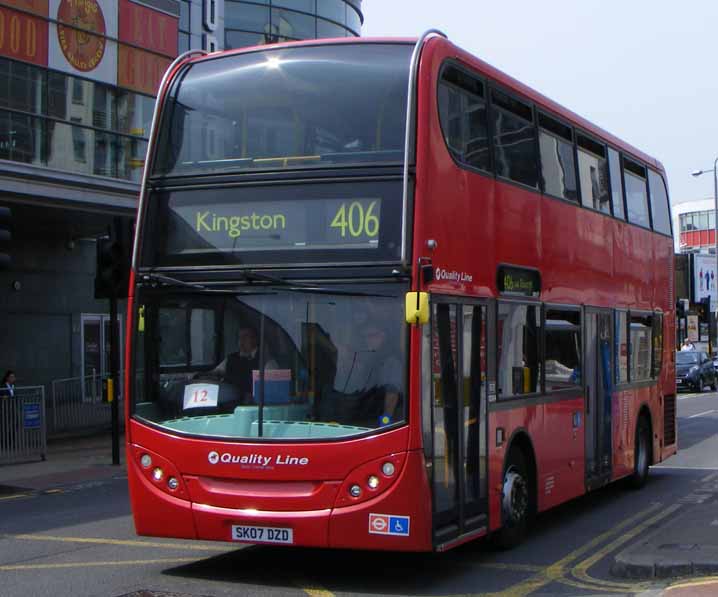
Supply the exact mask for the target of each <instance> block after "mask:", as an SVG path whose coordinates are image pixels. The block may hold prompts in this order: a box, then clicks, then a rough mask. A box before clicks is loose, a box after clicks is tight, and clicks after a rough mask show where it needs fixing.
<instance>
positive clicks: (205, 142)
mask: <svg viewBox="0 0 718 597" xmlns="http://www.w3.org/2000/svg"><path fill="white" fill-rule="evenodd" d="M412 49H413V46H412V45H409V44H366V43H365V44H334V45H324V46H304V47H294V48H277V49H267V50H262V51H256V52H249V53H243V54H234V55H229V56H223V57H218V58H214V59H206V60H202V61H200V62H196V63H193V64H191V65H190V66H188V67H187V68H186V70H185V71H184V72H182V73H180V75H178V76H177V77H176V78H175V82H174V84H173V86H172V88H171V89H170V95H169V97H168V99H167V102H166V104H165V105H164V108H163V119H162V124H161V131H160V135H159V141H158V151H157V155H156V158H155V161H154V165H153V169H152V174H153V175H154V176H161V177H173V176H184V175H203V174H215V173H225V172H242V171H247V170H250V171H258V170H282V169H296V168H312V167H321V168H326V167H334V166H354V165H365V164H391V163H397V164H400V163H402V161H403V157H404V135H405V127H406V102H407V99H406V94H407V85H408V77H409V64H410V59H411V52H412Z"/></svg>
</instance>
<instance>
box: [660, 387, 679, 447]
mask: <svg viewBox="0 0 718 597" xmlns="http://www.w3.org/2000/svg"><path fill="white" fill-rule="evenodd" d="M675 443H676V397H675V395H674V396H664V398H663V445H664V446H671V445H673V444H675Z"/></svg>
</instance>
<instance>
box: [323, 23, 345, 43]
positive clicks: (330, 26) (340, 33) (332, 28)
mask: <svg viewBox="0 0 718 597" xmlns="http://www.w3.org/2000/svg"><path fill="white" fill-rule="evenodd" d="M333 37H346V29H344V27H342V26H341V25H337V24H336V23H332V22H330V21H325V20H324V19H317V38H319V39H322V38H324V39H326V38H333Z"/></svg>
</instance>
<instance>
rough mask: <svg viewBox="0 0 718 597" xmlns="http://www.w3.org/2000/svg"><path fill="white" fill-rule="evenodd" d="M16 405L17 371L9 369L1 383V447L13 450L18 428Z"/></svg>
mask: <svg viewBox="0 0 718 597" xmlns="http://www.w3.org/2000/svg"><path fill="white" fill-rule="evenodd" d="M16 419H17V408H16V405H15V372H14V371H12V370H8V371H7V372H6V373H5V376H4V377H3V378H2V383H1V384H0V449H2V451H3V452H8V453H9V452H11V451H12V449H13V447H14V445H15V435H16V430H17V420H16Z"/></svg>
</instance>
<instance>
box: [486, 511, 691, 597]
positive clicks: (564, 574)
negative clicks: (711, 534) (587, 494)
mask: <svg viewBox="0 0 718 597" xmlns="http://www.w3.org/2000/svg"><path fill="white" fill-rule="evenodd" d="M680 507H681V505H680V504H674V505H672V506H669V507H668V508H665V509H662V510H661V511H660V512H658V513H657V514H654V515H653V516H651V514H653V513H654V512H656V511H657V510H659V509H661V508H663V506H662V504H653V505H651V506H649V507H648V508H646V509H645V510H642V511H641V512H639V513H637V514H635V515H634V516H631V517H630V518H627V519H626V520H624V521H623V522H621V523H619V524H617V525H616V526H614V527H613V528H611V529H609V530H608V531H606V532H605V533H602V534H600V535H598V536H597V537H594V538H593V539H592V540H591V541H589V542H588V543H585V544H583V545H582V546H581V547H579V548H577V549H575V550H573V551H572V552H571V553H569V554H568V555H567V556H565V557H563V558H561V559H560V560H558V561H557V562H554V563H553V564H551V565H549V566H547V567H545V568H543V569H542V570H540V571H539V572H538V573H536V574H534V575H533V576H532V577H530V578H528V579H527V580H525V581H523V582H520V583H518V584H515V585H513V586H511V587H509V588H507V589H505V590H503V591H499V592H497V593H488V594H486V597H489V596H490V597H525V596H526V595H530V594H531V593H533V592H534V591H537V590H538V589H540V588H542V587H545V586H546V585H549V584H551V583H554V582H558V583H561V584H564V585H568V586H572V587H576V588H581V589H591V590H596V591H608V592H616V591H622V592H628V593H639V592H641V591H643V590H645V588H646V585H645V584H642V583H621V582H613V581H607V580H601V579H597V578H593V577H591V576H589V574H588V570H589V568H591V566H593V565H594V564H596V563H597V562H599V561H600V560H601V559H602V558H604V557H605V556H606V555H608V554H609V553H611V552H612V551H615V550H616V549H618V548H619V547H621V546H623V545H624V544H626V543H627V542H628V541H630V540H631V539H633V538H634V537H636V536H637V535H638V534H639V533H641V532H643V531H644V530H646V529H647V528H649V527H650V526H652V525H654V524H656V523H658V522H659V521H660V520H662V519H664V518H666V517H667V516H670V515H671V514H673V512H675V511H676V510H677V509H678V508H680ZM647 517H649V518H647ZM641 521H642V522H641ZM616 535H618V537H617V538H616V539H614V540H613V541H611V542H610V543H608V544H606V545H604V546H603V547H602V548H601V549H599V550H598V551H596V552H594V553H593V554H592V555H591V556H589V557H588V558H585V559H583V560H581V558H582V557H583V556H585V555H586V554H587V553H589V552H592V551H593V550H594V549H595V548H597V547H598V546H600V545H601V544H602V543H604V542H606V541H609V540H610V539H611V538H612V537H615V536H616Z"/></svg>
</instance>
